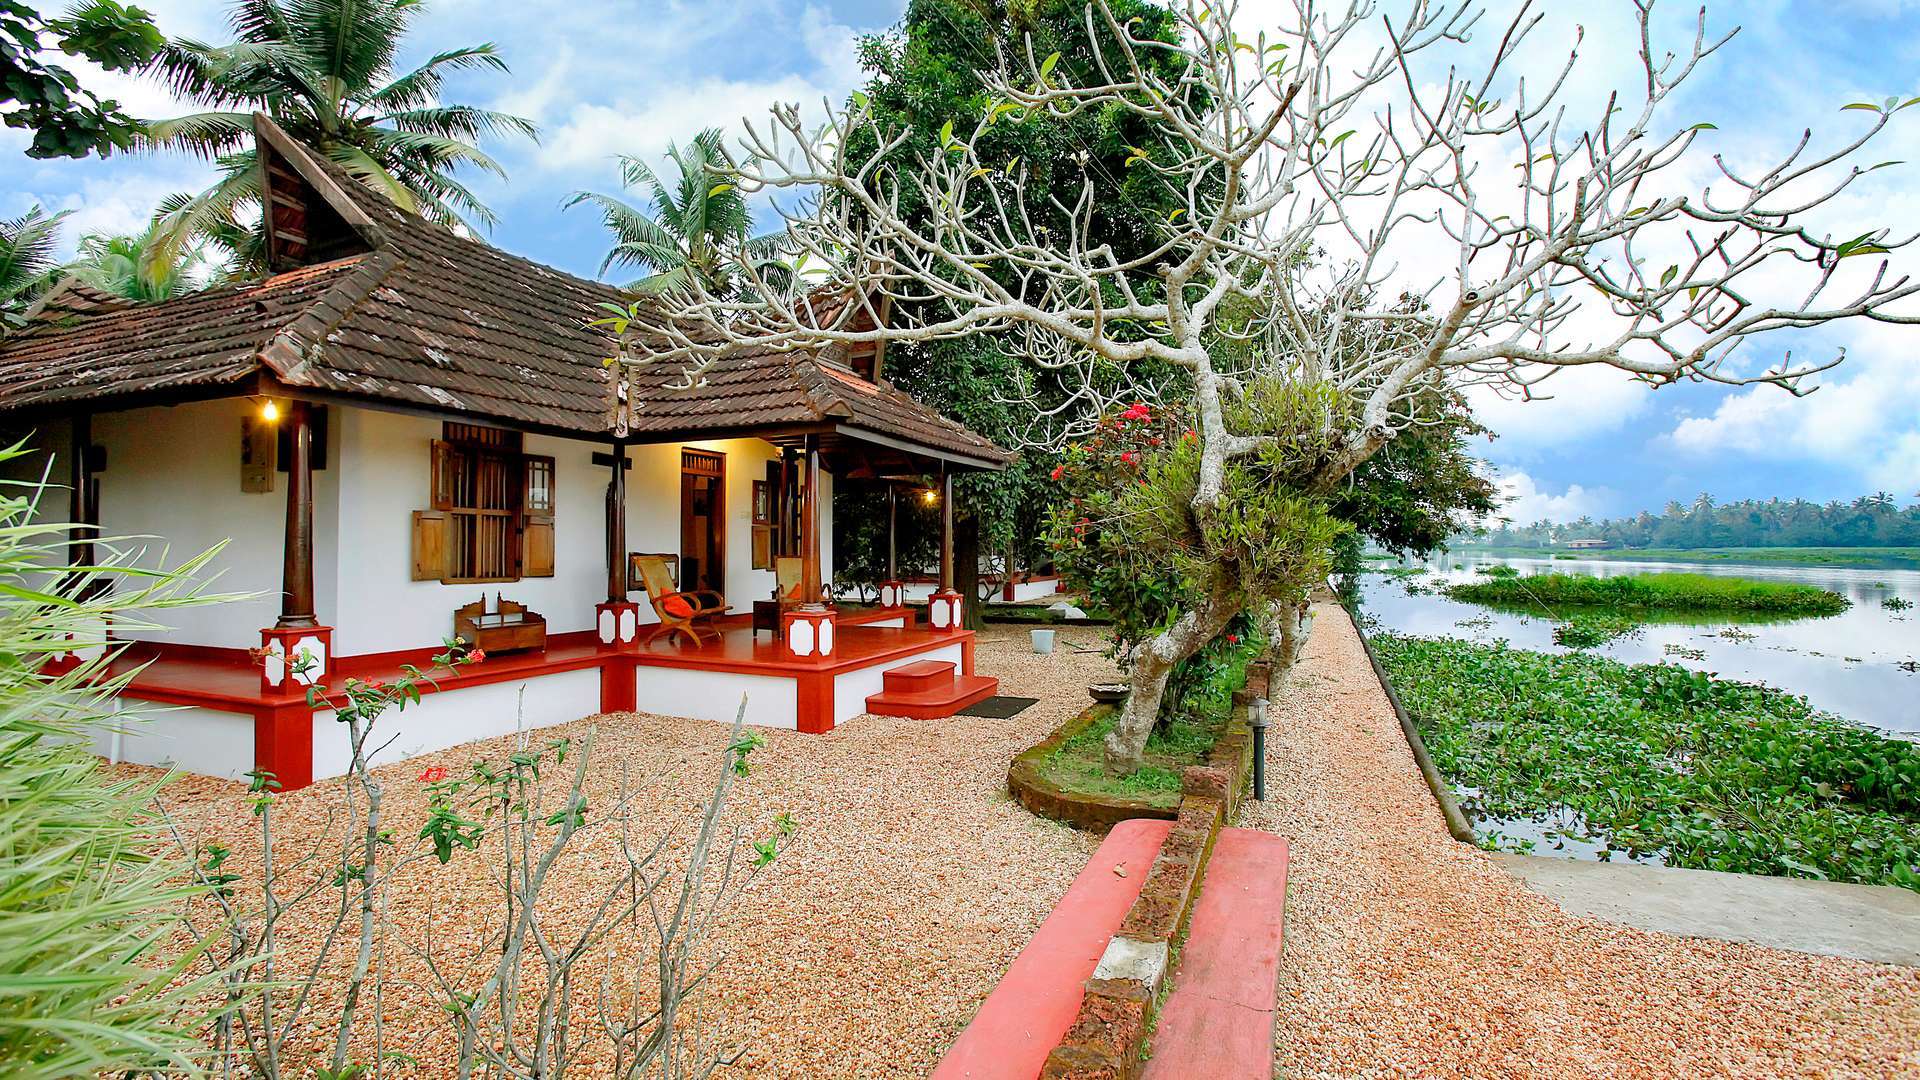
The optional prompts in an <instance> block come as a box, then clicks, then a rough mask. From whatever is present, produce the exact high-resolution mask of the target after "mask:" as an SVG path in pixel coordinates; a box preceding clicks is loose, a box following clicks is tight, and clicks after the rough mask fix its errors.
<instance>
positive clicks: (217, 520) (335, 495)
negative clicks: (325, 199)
mask: <svg viewBox="0 0 1920 1080" xmlns="http://www.w3.org/2000/svg"><path fill="white" fill-rule="evenodd" d="M256 407H257V404H256V403H255V402H253V401H251V400H248V399H243V398H232V399H224V400H219V401H210V402H196V403H193V404H188V405H181V406H174V407H158V408H148V409H137V410H132V411H129V412H124V413H106V414H101V415H99V416H97V417H96V418H95V419H94V439H95V441H96V442H99V443H100V444H102V445H103V446H105V447H106V450H107V469H106V471H105V472H103V473H101V474H100V485H101V487H100V490H101V498H100V502H101V520H102V527H103V532H104V533H105V534H106V535H109V536H114V535H139V536H144V537H147V538H146V539H139V540H134V541H130V543H131V544H132V546H133V547H134V548H135V549H137V551H138V553H139V556H140V561H141V562H142V564H143V565H149V566H157V565H161V564H162V563H163V562H170V563H177V562H179V561H180V560H182V559H185V558H187V557H190V556H192V555H194V554H198V553H199V552H201V551H204V550H206V549H207V548H209V547H212V546H213V545H214V544H216V543H219V542H221V541H228V543H227V546H226V548H225V549H224V550H223V551H222V552H221V554H220V556H219V558H218V559H217V560H216V562H215V563H214V565H213V567H212V568H211V569H212V570H215V571H218V574H219V576H218V578H217V579H216V580H215V582H214V585H213V587H214V588H215V589H217V590H218V591H222V592H248V593H255V594H257V595H255V596H254V597H253V598H252V599H249V600H244V601H237V602H233V603H227V604H219V605H211V606H207V607H199V608H184V609H178V610H174V611H168V612H164V613H161V614H160V615H159V616H158V617H157V621H161V622H164V624H165V625H166V627H167V629H166V630H164V631H128V632H127V633H126V635H125V636H129V637H137V638H154V639H159V640H165V641H170V642H177V643H182V644H194V645H214V646H222V647H228V648H251V647H254V646H257V645H259V644H260V636H259V631H260V629H261V628H262V627H266V626H271V625H272V624H273V622H274V620H275V619H276V618H277V617H278V615H279V611H280V601H279V594H280V584H281V552H282V547H281V545H282V538H283V536H284V534H285V518H286V476H285V474H284V473H275V477H274V490H273V491H271V492H263V493H243V492H242V491H241V490H240V421H241V417H242V416H243V415H245V414H246V413H247V412H248V411H249V410H252V409H254V408H256ZM328 411H329V414H330V415H329V428H330V430H329V432H328V442H329V446H328V453H327V467H326V468H325V469H322V470H320V471H317V472H316V473H315V474H314V594H315V595H314V600H315V606H316V607H317V609H318V611H317V614H318V616H319V618H320V621H321V622H322V623H324V624H327V625H330V626H332V627H334V628H335V637H334V650H335V654H336V655H339V656H353V655H357V654H362V653H376V652H388V651H393V650H399V649H415V648H421V647H425V646H429V645H433V644H436V643H438V642H439V641H441V640H442V639H444V638H445V637H446V636H447V635H449V634H450V633H452V630H453V611H454V609H455V608H457V607H459V606H460V605H462V604H465V603H468V602H470V601H472V600H474V599H477V598H479V597H481V596H482V595H486V596H492V595H493V594H495V593H501V594H504V595H505V596H506V597H507V598H509V599H512V600H517V601H519V602H521V603H524V604H526V605H527V606H529V607H530V608H532V609H533V610H534V611H537V612H539V613H540V614H541V615H544V616H545V617H546V619H547V625H548V629H549V631H550V632H551V633H556V634H558V633H567V632H570V631H578V630H590V629H592V628H593V606H594V604H596V603H598V602H599V601H601V600H603V599H605V594H606V569H605V550H606V548H605V543H606V540H605V525H604V521H605V498H606V483H607V469H606V467H605V466H603V465H595V464H593V461H592V457H593V454H594V453H596V452H604V451H605V450H606V449H607V446H606V445H605V444H604V443H598V442H592V441H586V440H572V439H560V438H553V437H548V436H541V435H528V436H526V437H525V445H526V450H527V452H528V453H535V454H548V455H551V456H552V457H553V458H554V466H555V507H554V575H553V576H552V577H548V578H523V579H521V580H519V581H514V582H501V583H497V584H495V583H489V584H485V585H480V584H473V585H447V584H442V583H441V582H438V581H420V582H416V581H413V580H411V578H412V572H411V571H412V547H411V543H412V515H413V511H415V510H420V509H425V508H427V506H428V491H427V488H428V484H429V471H430V464H429V457H428V454H429V450H428V447H429V444H430V443H431V442H432V440H434V439H435V438H438V437H439V435H440V432H441V422H440V421H439V420H435V419H431V418H427V417H420V416H412V415H406V414H401V413H391V412H382V411H378V410H371V409H358V408H350V407H344V406H332V407H330V408H329V410H328ZM56 434H57V435H59V436H60V438H59V439H57V440H56V439H55V438H54V436H55V435H56ZM47 435H48V438H47V440H46V441H47V444H48V445H50V446H53V445H55V444H56V442H57V443H58V445H59V447H63V446H64V441H65V440H64V426H62V429H61V431H59V432H58V433H56V432H54V431H52V430H49V432H48V433H47ZM685 445H687V446H693V447H698V448H701V449H708V450H714V451H717V452H719V453H722V454H725V455H726V458H727V495H726V500H727V572H726V588H725V590H724V592H725V593H726V596H727V598H728V600H729V601H730V602H731V604H732V605H733V607H734V609H735V610H736V611H742V612H744V611H746V610H748V609H749V608H750V607H751V605H752V602H753V601H754V600H758V599H764V598H766V597H768V596H770V595H771V594H772V591H773V573H772V571H770V570H755V569H753V528H752V524H753V522H752V513H753V509H752V501H753V481H755V480H759V479H764V478H765V476H766V463H767V462H768V461H770V460H773V459H774V458H775V457H776V456H777V454H778V451H777V450H776V448H775V447H774V446H773V445H772V444H770V443H767V442H764V441H762V440H759V439H723V440H710V441H702V442H693V443H687V444H685ZM680 449H681V444H659V445H642V446H633V447H630V448H629V450H628V453H629V456H630V457H631V458H632V459H633V463H634V464H633V469H632V471H631V472H630V473H629V474H628V490H627V548H628V550H630V551H673V552H677V551H678V550H679V547H680ZM56 475H57V477H60V478H63V475H64V474H63V471H62V470H60V469H56ZM824 479H825V483H824V484H823V487H824V488H825V490H824V491H823V492H822V496H821V501H820V507H821V512H822V515H823V517H824V519H825V520H824V522H823V527H822V530H821V532H822V536H821V540H822V556H823V560H824V562H825V573H826V574H827V575H828V576H829V577H830V576H831V574H832V567H833V552H832V537H833V529H832V517H831V515H832V507H833V498H832V477H831V476H827V477H825V478H824ZM50 499H51V500H52V502H53V503H56V504H58V516H62V517H64V515H65V501H64V498H63V496H62V495H61V493H59V492H55V493H54V494H53V495H52V496H50ZM634 598H635V599H640V600H643V601H644V597H643V596H642V595H641V594H638V593H636V594H634ZM641 607H642V612H641V617H642V620H643V621H646V622H651V621H653V613H652V611H651V609H649V608H648V607H647V606H646V605H645V603H644V602H643V603H642V605H641Z"/></svg>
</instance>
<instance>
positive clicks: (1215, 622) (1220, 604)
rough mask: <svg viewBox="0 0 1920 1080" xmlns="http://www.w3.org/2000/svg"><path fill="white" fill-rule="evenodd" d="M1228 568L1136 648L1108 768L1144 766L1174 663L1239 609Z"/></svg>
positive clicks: (1122, 771)
mask: <svg viewBox="0 0 1920 1080" xmlns="http://www.w3.org/2000/svg"><path fill="white" fill-rule="evenodd" d="M1228 572H1229V571H1227V570H1226V569H1225V568H1222V570H1221V571H1219V572H1218V573H1219V576H1218V577H1216V579H1215V585H1214V589H1213V590H1212V592H1211V593H1210V594H1209V595H1208V596H1207V597H1206V599H1204V600H1202V601H1200V602H1199V603H1196V604H1195V605H1194V606H1193V607H1191V608H1188V609H1187V611H1186V612H1185V613H1184V614H1182V615H1181V616H1180V618H1179V619H1177V620H1175V621H1174V624H1173V625H1172V626H1170V627H1168V628H1167V629H1165V630H1163V631H1161V632H1160V633H1159V634H1156V635H1155V636H1153V637H1151V638H1148V639H1147V640H1146V641H1143V642H1141V643H1140V645H1139V647H1138V648H1136V649H1134V651H1133V675H1132V678H1131V680H1130V682H1131V683H1132V691H1131V692H1130V693H1128V695H1127V701H1126V704H1125V705H1123V706H1121V709H1120V716H1119V718H1118V719H1116V720H1115V721H1114V722H1113V730H1111V731H1109V732H1107V754H1106V760H1107V771H1108V772H1110V773H1113V774H1114V775H1116V776H1125V775H1126V774H1128V773H1130V772H1133V771H1134V770H1135V769H1138V768H1139V767H1140V761H1141V758H1142V757H1143V756H1144V755H1145V753H1146V750H1147V736H1148V735H1150V734H1152V733H1153V724H1154V721H1155V720H1157V719H1159V716H1160V701H1161V699H1162V698H1163V697H1165V696H1166V692H1167V677H1168V676H1169V675H1171V674H1172V673H1173V668H1174V665H1175V664H1178V663H1179V662H1180V661H1182V660H1185V659H1186V658H1188V657H1190V656H1192V655H1193V654H1194V653H1197V652H1199V651H1200V650H1201V648H1203V647H1204V646H1205V645H1206V644H1207V642H1209V641H1212V640H1213V639H1214V638H1216V637H1218V636H1219V635H1220V632H1221V631H1222V630H1225V629H1226V628H1227V623H1229V622H1231V621H1232V620H1233V617H1234V616H1235V615H1238V614H1239V613H1240V609H1239V607H1238V606H1237V605H1236V604H1234V603H1233V601H1232V600H1230V599H1228V596H1229V595H1230V593H1229V591H1228V590H1227V589H1226V588H1225V580H1224V579H1225V576H1226V574H1227V573H1228Z"/></svg>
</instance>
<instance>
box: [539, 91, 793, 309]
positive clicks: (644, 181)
mask: <svg viewBox="0 0 1920 1080" xmlns="http://www.w3.org/2000/svg"><path fill="white" fill-rule="evenodd" d="M721 139H722V136H721V133H720V129H719V128H708V129H707V130H705V131H703V132H701V133H700V134H698V135H696V136H694V138H693V141H692V142H691V143H688V144H687V145H686V146H685V147H684V148H682V147H679V146H675V145H673V144H672V143H669V144H667V157H668V158H669V159H671V160H672V161H673V164H674V168H675V171H676V172H678V173H679V176H678V177H677V178H676V179H675V181H674V183H673V185H672V186H671V187H669V186H668V185H667V184H666V183H665V182H664V181H662V180H661V178H660V177H659V175H657V174H656V173H655V172H654V171H653V169H652V168H651V167H650V166H648V165H647V163H646V162H644V161H642V160H640V159H639V158H637V157H632V156H629V155H626V154H622V155H621V156H620V187H621V188H622V189H623V190H625V189H630V188H640V189H642V190H644V191H645V192H646V193H647V195H648V197H649V200H648V201H649V205H650V209H641V208H639V207H636V206H634V205H632V204H630V203H628V202H625V201H623V200H622V199H620V198H619V197H618V196H614V195H602V194H599V193H597V192H592V191H576V192H574V193H573V194H572V195H571V196H570V197H569V198H568V199H567V201H566V202H565V203H564V204H563V205H565V206H578V205H580V204H581V203H587V204H590V205H592V206H596V207H598V208H599V209H600V216H601V219H602V220H603V221H604V222H605V223H606V226H607V231H608V232H611V233H612V234H613V248H612V250H610V251H608V252H607V257H606V258H605V259H603V260H602V261H601V263H600V273H602V274H604V273H606V272H607V271H608V270H609V269H611V268H612V267H615V266H621V267H638V268H640V269H642V270H645V271H646V275H645V276H644V277H640V278H637V279H635V280H633V281H630V282H628V283H627V285H626V288H628V289H630V290H632V291H634V292H638V293H662V292H671V291H676V290H684V289H686V288H687V287H688V286H689V284H690V279H692V278H695V277H697V278H698V279H699V284H700V285H701V287H703V288H705V289H706V290H707V291H709V292H712V293H731V292H733V291H735V288H736V285H735V282H734V277H733V275H734V269H733V268H734V266H735V265H736V264H737V262H738V261H739V260H740V259H746V260H748V261H751V262H753V263H756V264H760V265H761V266H762V267H763V268H771V267H770V264H772V263H773V261H774V259H775V257H776V256H777V255H778V254H779V243H780V233H778V232H775V233H771V234H768V235H765V236H755V235H753V209H752V208H751V207H749V206H748V205H747V200H746V199H745V198H744V197H743V196H742V195H741V194H740V192H739V191H738V190H737V189H736V188H735V187H734V186H733V185H732V184H730V183H727V182H726V181H723V180H720V179H718V178H717V177H716V176H715V175H714V169H715V167H716V166H720V165H722V164H724V153H723V150H722V148H721ZM783 276H784V275H783Z"/></svg>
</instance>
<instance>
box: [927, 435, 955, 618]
mask: <svg viewBox="0 0 1920 1080" xmlns="http://www.w3.org/2000/svg"><path fill="white" fill-rule="evenodd" d="M963 618H964V615H963V609H962V607H961V605H960V594H959V593H957V592H955V591H954V589H953V473H952V472H951V471H950V470H948V469H946V468H944V467H943V468H942V469H941V470H940V588H939V590H938V591H937V592H935V593H934V594H933V596H932V598H931V599H929V600H928V601H927V623H928V625H930V626H931V627H932V628H933V629H935V630H958V629H960V628H961V620H962V619H963Z"/></svg>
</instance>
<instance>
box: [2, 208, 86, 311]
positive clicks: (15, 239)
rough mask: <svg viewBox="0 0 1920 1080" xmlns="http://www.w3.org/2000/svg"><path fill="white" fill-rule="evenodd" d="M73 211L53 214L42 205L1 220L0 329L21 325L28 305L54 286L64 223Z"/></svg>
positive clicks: (57, 272) (58, 270) (58, 269)
mask: <svg viewBox="0 0 1920 1080" xmlns="http://www.w3.org/2000/svg"><path fill="white" fill-rule="evenodd" d="M70 213H72V211H70V210H62V211H60V212H59V213H57V214H52V215H49V214H47V213H45V212H44V211H42V210H41V209H40V207H39V206H38V205H35V206H31V207H28V208H27V212H26V213H24V214H21V215H20V216H19V217H16V218H7V219H6V220H3V221H0V329H5V328H6V327H10V326H15V325H18V323H19V321H20V315H21V313H22V312H23V311H25V310H26V309H27V306H28V305H30V304H32V303H33V301H34V300H35V299H36V298H38V297H39V295H40V293H41V292H43V291H45V290H46V288H47V286H49V285H51V284H53V281H54V279H55V278H56V277H57V276H58V275H59V272H60V264H59V263H58V262H57V261H56V260H55V259H54V257H53V253H54V249H55V248H56V247H57V246H59V243H60V222H61V220H62V219H63V218H65V217H66V216H67V215H68V214H70Z"/></svg>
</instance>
